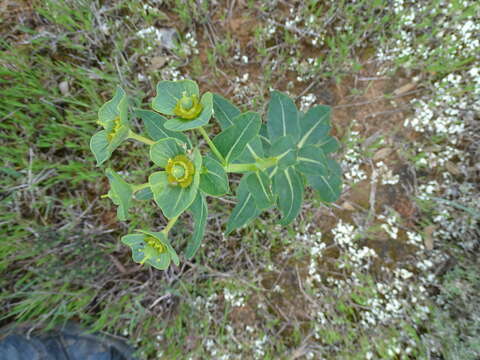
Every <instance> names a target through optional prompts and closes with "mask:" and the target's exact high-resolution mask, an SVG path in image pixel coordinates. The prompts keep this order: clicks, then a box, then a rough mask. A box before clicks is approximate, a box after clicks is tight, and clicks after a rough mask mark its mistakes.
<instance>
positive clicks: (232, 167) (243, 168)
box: [225, 157, 278, 173]
mask: <svg viewBox="0 0 480 360" xmlns="http://www.w3.org/2000/svg"><path fill="white" fill-rule="evenodd" d="M277 162H278V159H277V158H275V157H273V158H266V159H262V158H259V159H258V160H257V161H256V162H254V163H250V164H228V165H227V166H226V167H225V170H226V171H227V172H229V173H242V172H248V171H257V170H265V169H268V168H269V167H272V166H275V165H276V164H277Z"/></svg>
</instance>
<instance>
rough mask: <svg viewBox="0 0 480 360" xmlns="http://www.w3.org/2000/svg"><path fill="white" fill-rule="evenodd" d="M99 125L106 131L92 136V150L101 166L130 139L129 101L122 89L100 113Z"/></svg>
mask: <svg viewBox="0 0 480 360" xmlns="http://www.w3.org/2000/svg"><path fill="white" fill-rule="evenodd" d="M98 124H99V125H101V126H102V127H103V129H104V130H102V131H99V132H98V133H96V134H95V135H93V136H92V138H91V140H90V149H91V150H92V152H93V154H94V155H95V159H96V160H97V165H98V166H99V165H101V164H103V163H104V162H105V161H106V160H108V159H109V158H110V156H111V155H112V152H113V151H114V150H115V149H116V148H117V147H118V146H119V145H120V144H121V143H122V142H123V141H124V140H125V139H126V138H128V134H129V127H128V100H127V96H126V94H125V91H123V89H122V88H121V87H118V88H117V91H116V92H115V95H114V97H113V99H112V100H110V101H108V102H106V103H105V104H104V105H103V106H102V107H101V108H100V110H99V111H98Z"/></svg>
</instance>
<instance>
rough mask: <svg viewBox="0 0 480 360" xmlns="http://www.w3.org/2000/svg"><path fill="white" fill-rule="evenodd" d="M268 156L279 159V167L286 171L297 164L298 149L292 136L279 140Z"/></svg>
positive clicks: (275, 142) (282, 137)
mask: <svg viewBox="0 0 480 360" xmlns="http://www.w3.org/2000/svg"><path fill="white" fill-rule="evenodd" d="M268 155H269V156H271V157H276V158H277V159H278V163H277V167H278V168H279V169H282V170H283V169H285V168H287V167H288V166H290V165H293V164H295V161H296V158H297V147H296V146H295V142H294V141H293V138H292V137H291V136H290V135H287V136H281V137H279V138H277V139H276V140H275V141H274V142H273V144H272V146H271V147H270V149H269V151H268Z"/></svg>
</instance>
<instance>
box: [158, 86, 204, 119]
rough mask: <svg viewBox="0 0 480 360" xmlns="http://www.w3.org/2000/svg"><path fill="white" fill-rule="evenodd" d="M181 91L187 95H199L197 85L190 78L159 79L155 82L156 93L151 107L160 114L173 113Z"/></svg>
mask: <svg viewBox="0 0 480 360" xmlns="http://www.w3.org/2000/svg"><path fill="white" fill-rule="evenodd" d="M183 92H186V93H187V96H191V95H197V96H199V95H200V91H199V89H198V85H197V83H196V82H195V81H192V80H178V81H160V82H159V83H158V84H157V94H156V95H155V97H154V98H153V100H152V108H153V110H155V111H158V112H159V113H161V114H165V115H175V113H174V111H173V110H174V109H175V106H176V105H177V102H178V100H180V99H181V98H182V95H183Z"/></svg>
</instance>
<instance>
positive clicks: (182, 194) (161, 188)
mask: <svg viewBox="0 0 480 360" xmlns="http://www.w3.org/2000/svg"><path fill="white" fill-rule="evenodd" d="M160 141H162V140H160ZM193 164H194V166H195V174H194V176H193V182H192V183H191V184H190V186H188V187H186V188H182V187H181V186H178V185H172V184H170V183H168V180H167V173H166V172H165V171H159V172H156V173H153V174H152V175H150V177H149V179H148V182H149V184H150V188H151V189H152V192H153V198H154V199H155V202H156V203H157V205H158V206H159V207H160V209H162V212H163V214H164V215H165V216H166V217H167V218H169V219H171V218H173V217H175V216H178V215H180V214H181V213H182V212H183V211H185V210H186V209H187V208H188V207H189V206H190V205H191V204H192V202H193V200H195V196H196V195H197V191H198V185H199V182H200V172H201V168H202V156H201V155H200V152H199V151H198V149H195V150H194V152H193Z"/></svg>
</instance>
